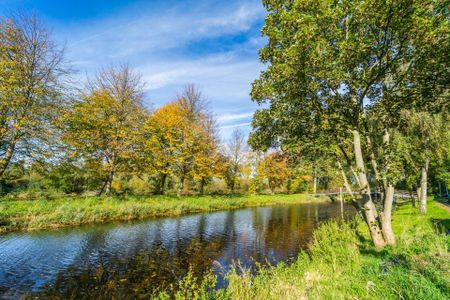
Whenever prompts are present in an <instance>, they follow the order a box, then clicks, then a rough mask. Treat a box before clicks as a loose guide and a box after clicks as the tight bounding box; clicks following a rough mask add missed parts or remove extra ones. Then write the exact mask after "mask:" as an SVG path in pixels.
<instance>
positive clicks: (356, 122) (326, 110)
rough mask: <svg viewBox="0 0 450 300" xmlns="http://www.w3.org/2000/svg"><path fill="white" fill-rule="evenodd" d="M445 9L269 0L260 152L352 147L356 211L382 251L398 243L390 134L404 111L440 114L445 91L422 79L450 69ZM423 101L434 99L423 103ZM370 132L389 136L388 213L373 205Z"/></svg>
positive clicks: (375, 1)
mask: <svg viewBox="0 0 450 300" xmlns="http://www.w3.org/2000/svg"><path fill="white" fill-rule="evenodd" d="M445 3H446V1H444V0H442V1H433V2H429V1H411V0H402V1H385V0H371V1H350V0H346V1H338V2H336V1H331V0H321V1H316V0H296V1H281V0H279V1H277V0H275V1H264V5H265V7H266V8H267V10H268V12H269V13H268V15H267V17H266V21H265V25H264V27H263V34H264V35H265V36H267V37H268V44H267V45H266V46H265V47H264V48H262V49H261V50H260V58H261V60H262V62H264V63H266V64H267V69H266V70H265V71H263V72H262V73H261V75H260V78H259V79H258V80H256V81H255V82H254V84H253V90H252V98H253V99H254V100H255V101H257V102H258V103H266V102H268V103H269V105H268V108H264V109H261V110H259V111H258V112H257V113H256V114H255V118H254V121H253V126H254V128H255V131H254V132H253V134H252V141H253V143H254V144H255V145H257V146H258V145H261V144H265V145H267V144H273V143H274V142H281V143H282V144H283V143H284V144H287V143H290V142H292V141H295V142H298V140H311V141H316V140H318V137H321V136H323V135H325V136H327V137H328V140H329V141H331V142H330V144H334V145H337V146H339V145H342V144H345V143H346V142H345V141H347V140H351V141H352V144H353V157H354V163H355V166H356V172H357V175H358V181H359V189H360V192H361V197H362V200H361V201H359V208H360V211H361V213H362V214H363V216H364V218H365V221H366V223H367V225H368V228H369V231H370V235H371V237H372V240H373V242H374V244H375V246H376V247H383V246H384V245H385V244H386V243H388V244H393V243H395V237H394V234H393V232H392V228H391V219H390V218H391V210H392V202H393V196H394V186H395V183H396V180H398V178H397V177H396V174H397V173H396V172H395V170H394V169H395V164H392V163H391V162H390V159H391V158H392V157H393V156H392V151H391V146H390V145H391V143H390V140H389V138H390V134H389V131H390V130H391V129H392V128H394V127H395V126H396V125H397V124H396V121H397V120H398V115H399V113H400V110H401V108H405V107H412V106H414V107H416V108H417V109H424V108H425V106H427V107H426V108H429V107H430V106H432V105H431V104H434V105H436V106H438V107H439V103H441V102H440V101H441V100H442V97H441V95H442V94H443V93H446V92H447V91H446V89H448V87H447V88H446V87H445V86H443V85H436V86H435V87H436V90H434V91H433V93H426V92H425V90H426V89H424V88H423V82H425V81H420V80H419V79H418V78H420V77H422V76H424V77H427V76H425V71H423V70H424V69H427V72H428V71H429V72H431V73H432V72H433V71H435V70H440V69H442V68H444V69H448V61H447V62H446V61H445V60H444V59H436V57H439V58H441V57H442V56H443V55H447V54H446V53H448V50H449V49H448V28H449V26H448V22H449V21H448V9H447V8H446V5H445ZM431 48H432V49H434V50H433V51H432V52H427V51H426V50H429V49H431ZM430 53H431V54H430ZM428 65H429V66H433V67H426V68H425V66H428ZM427 78H428V79H430V77H429V76H428V77H427ZM419 95H420V97H419ZM424 97H426V99H427V101H422V100H421V101H419V100H420V99H423V98H424ZM412 99H413V101H412ZM369 111H372V112H373V113H376V114H377V115H378V118H379V119H381V120H383V123H384V125H385V126H384V127H383V128H382V131H381V132H378V131H377V132H370V131H369V129H368V126H367V118H366V116H367V113H368V112H369ZM319 133H320V134H319ZM372 134H374V135H376V136H377V137H378V136H382V137H383V151H381V153H382V155H383V158H382V160H383V164H382V166H383V170H381V171H380V172H379V173H380V174H381V173H383V174H384V180H385V182H386V188H385V190H386V192H385V194H384V199H383V209H382V211H381V213H379V212H378V211H377V209H376V207H375V205H374V202H373V201H372V198H371V188H370V185H369V177H368V175H367V170H368V169H367V167H366V163H365V158H366V157H367V156H368V155H369V153H371V152H372V151H371V150H370V149H368V148H367V147H365V146H367V145H366V141H367V137H371V136H372Z"/></svg>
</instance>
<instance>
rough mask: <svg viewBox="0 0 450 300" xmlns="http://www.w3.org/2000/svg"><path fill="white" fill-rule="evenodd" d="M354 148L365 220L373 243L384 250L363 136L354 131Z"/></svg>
mask: <svg viewBox="0 0 450 300" xmlns="http://www.w3.org/2000/svg"><path fill="white" fill-rule="evenodd" d="M353 146H354V151H355V160H356V167H357V172H358V177H359V181H360V183H361V186H360V193H361V196H362V205H361V206H362V209H363V215H364V219H365V221H366V223H367V225H368V227H369V231H370V235H371V237H372V241H373V243H374V245H375V247H376V248H382V247H384V246H385V245H386V243H385V241H384V238H383V234H382V231H381V228H380V225H379V222H378V220H377V219H378V214H377V210H376V207H375V204H374V203H373V201H372V197H371V195H370V186H369V182H368V180H367V174H366V168H365V166H364V158H363V155H362V149H361V136H360V134H359V132H358V131H357V130H353Z"/></svg>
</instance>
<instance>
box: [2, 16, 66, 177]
mask: <svg viewBox="0 0 450 300" xmlns="http://www.w3.org/2000/svg"><path fill="white" fill-rule="evenodd" d="M68 73H69V71H68V68H67V65H66V64H65V63H64V51H63V49H62V48H61V47H58V46H57V45H56V43H55V42H54V41H53V40H52V38H51V35H50V33H49V31H48V30H47V29H46V27H45V26H44V25H43V24H42V22H41V21H40V20H39V19H38V18H37V17H36V16H34V15H32V16H27V15H21V14H18V15H15V16H14V17H12V18H6V19H0V181H1V180H2V178H3V175H4V173H5V171H6V169H7V168H8V166H9V164H10V163H11V161H12V160H13V159H14V158H15V157H19V156H20V157H31V156H34V157H36V156H37V155H38V154H39V153H42V150H43V146H45V145H48V142H49V141H50V139H51V138H52V136H53V134H51V131H52V129H53V128H54V127H53V126H52V119H53V118H55V113H56V111H57V109H58V107H60V106H61V105H62V99H63V97H62V94H63V93H64V90H65V88H64V87H65V84H64V83H65V81H64V80H65V79H66V78H67V77H66V75H67V74H68Z"/></svg>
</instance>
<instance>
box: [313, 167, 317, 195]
mask: <svg viewBox="0 0 450 300" xmlns="http://www.w3.org/2000/svg"><path fill="white" fill-rule="evenodd" d="M313 194H317V171H316V168H315V167H314V178H313Z"/></svg>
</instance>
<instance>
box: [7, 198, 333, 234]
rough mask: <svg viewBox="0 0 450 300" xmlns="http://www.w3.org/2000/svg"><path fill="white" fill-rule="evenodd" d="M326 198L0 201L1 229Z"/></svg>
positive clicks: (82, 222) (85, 222)
mask: <svg viewBox="0 0 450 300" xmlns="http://www.w3.org/2000/svg"><path fill="white" fill-rule="evenodd" d="M308 201H329V200H328V198H326V197H323V198H317V197H312V196H309V195H304V194H296V195H245V196H195V197H194V196H192V197H188V196H186V197H181V198H178V197H171V196H151V197H125V198H117V197H116V198H114V197H112V198H107V197H74V198H61V199H54V200H23V201H21V200H3V201H0V207H1V209H0V232H8V231H15V230H36V229H42V228H55V227H63V226H77V225H82V224H88V223H103V222H108V221H113V220H116V221H117V220H134V219H143V218H147V217H163V216H178V215H182V214H187V213H196V212H208V211H216V210H223V209H236V208H242V207H252V206H265V205H275V204H294V203H301V202H308Z"/></svg>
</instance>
